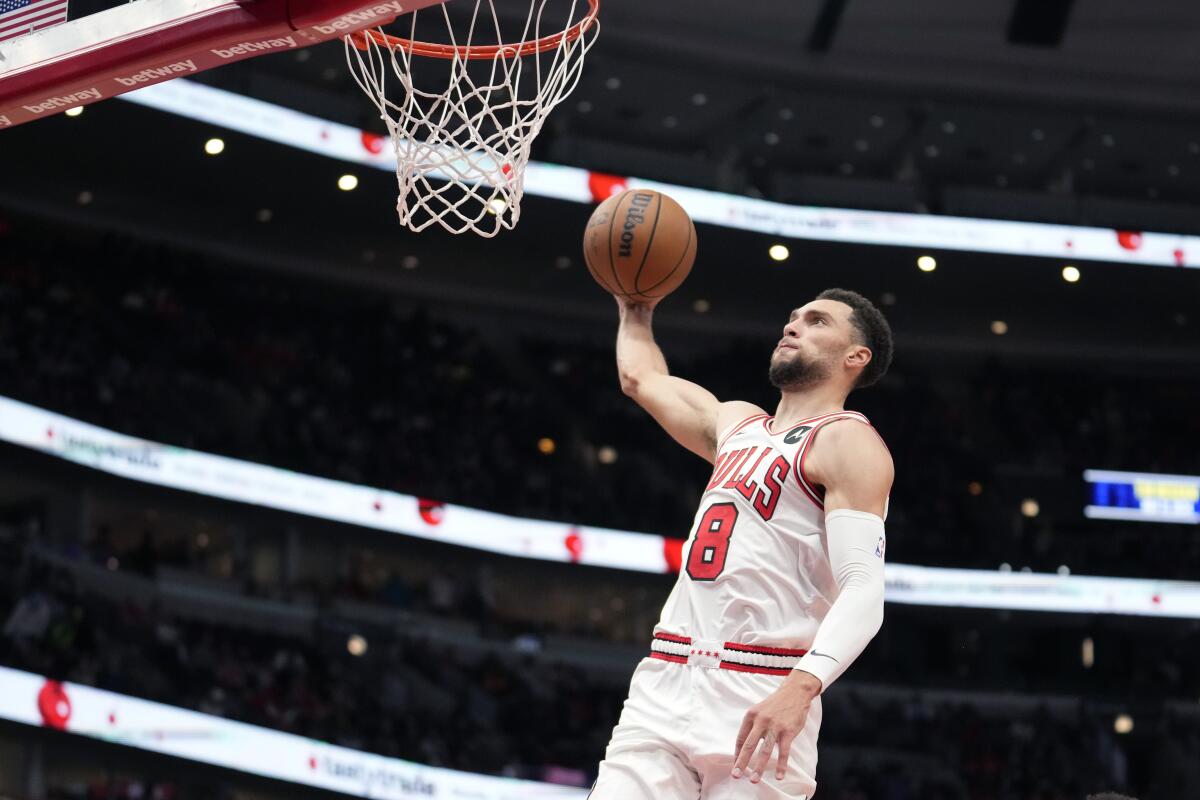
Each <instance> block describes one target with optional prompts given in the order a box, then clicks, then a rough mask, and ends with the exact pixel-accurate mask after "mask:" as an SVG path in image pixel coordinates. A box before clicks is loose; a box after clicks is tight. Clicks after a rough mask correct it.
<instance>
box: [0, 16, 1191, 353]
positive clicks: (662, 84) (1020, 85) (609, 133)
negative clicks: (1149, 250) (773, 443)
mask: <svg viewBox="0 0 1200 800" xmlns="http://www.w3.org/2000/svg"><path fill="white" fill-rule="evenodd" d="M459 1H460V2H461V1H464V0H459ZM500 1H501V0H497V2H500ZM503 2H505V3H506V4H507V3H508V2H509V0H503ZM1060 2H1061V0H1029V2H1028V3H1025V2H1018V0H973V2H971V3H954V2H950V0H912V1H911V2H908V3H905V4H903V6H898V5H896V4H894V3H889V2H886V0H822V1H821V2H791V3H789V2H781V1H780V0H758V1H757V2H755V3H752V4H728V3H718V2H714V0H699V2H682V0H657V2H655V3H653V4H647V3H633V2H630V0H604V7H603V8H604V10H603V14H604V17H603V19H604V30H603V34H602V36H601V39H600V43H599V44H597V46H596V48H595V50H594V51H593V52H592V54H591V56H589V58H590V63H589V65H588V67H587V70H586V76H585V80H584V83H583V84H582V85H581V86H580V87H579V89H578V90H577V91H576V93H575V95H574V97H573V99H572V100H571V101H569V102H568V103H567V104H565V105H564V106H563V107H561V108H560V109H558V111H556V113H555V116H554V117H553V119H552V123H551V124H550V126H549V128H548V129H547V130H546V131H545V132H544V134H543V137H542V139H541V141H540V143H539V146H538V153H537V154H536V155H537V156H538V157H540V158H543V159H545V160H550V161H557V162H560V163H572V164H579V165H582V166H587V167H589V168H594V169H601V170H608V171H613V172H617V173H624V174H632V175H637V176H639V177H646V178H657V179H661V180H666V181H669V182H674V183H680V184H685V185H695V186H702V187H712V188H718V189H722V190H725V191H732V192H737V193H744V194H749V195H761V196H765V197H770V198H774V199H779V200H783V201H787V202H795V203H807V204H814V205H829V206H844V207H858V208H880V209H888V210H925V211H930V212H933V213H952V214H958V215H964V216H979V217H998V218H1015V219H1030V220H1036V221H1051V222H1054V221H1061V222H1071V223H1082V224H1094V225H1102V226H1110V227H1119V228H1127V229H1144V230H1181V231H1185V232H1200V47H1197V46H1196V45H1197V44H1200V5H1197V4H1193V3H1190V2H1185V1H1184V0H1153V1H1152V2H1147V3H1142V4H1139V5H1129V4H1126V3H1118V2H1116V1H1115V0H1089V2H1077V3H1074V4H1073V5H1072V4H1070V3H1065V2H1064V3H1062V6H1063V7H1064V8H1066V7H1068V6H1069V8H1068V9H1067V10H1069V14H1068V15H1067V16H1066V17H1065V18H1064V20H1065V22H1064V24H1063V25H1062V26H1061V31H1060V33H1061V41H1060V42H1058V43H1054V42H1053V41H1049V43H1042V44H1031V43H1017V42H1014V41H1013V39H1014V37H1015V38H1018V39H1020V38H1021V37H1024V38H1025V39H1038V38H1039V37H1041V40H1043V41H1044V42H1045V41H1046V40H1048V39H1050V40H1052V39H1053V38H1054V37H1053V36H1048V34H1053V33H1054V31H1055V30H1056V28H1055V26H1053V25H1049V24H1048V21H1047V19H1046V18H1045V15H1043V16H1042V17H1039V16H1037V14H1036V13H1035V14H1034V15H1033V17H1032V18H1026V17H1020V20H1019V21H1020V24H1019V25H1016V26H1015V27H1014V25H1013V20H1014V17H1015V16H1020V14H1026V15H1027V14H1029V13H1031V12H1029V9H1028V8H1027V6H1031V7H1034V8H1035V10H1036V9H1037V8H1043V9H1045V8H1050V7H1051V6H1055V5H1056V4H1058V3H1060ZM1021 9H1024V10H1021ZM1018 12H1020V13H1018ZM1052 16H1053V15H1051V17H1052ZM1031 19H1032V21H1031ZM1053 21H1054V20H1053V19H1049V22H1053ZM1039 26H1040V27H1039ZM203 79H204V81H205V82H208V83H212V84H214V85H219V86H221V87H223V88H226V89H230V90H233V91H237V92H240V93H243V94H246V95H250V96H254V97H258V98H260V99H264V100H268V101H271V102H275V103H280V104H283V105H287V106H291V107H294V108H297V109H300V110H302V111H306V112H308V113H312V114H316V115H319V116H322V117H325V118H328V119H333V120H338V121H341V122H346V123H350V124H354V125H359V126H362V127H368V128H369V127H374V126H375V123H376V121H375V120H373V119H372V116H371V113H370V110H371V107H370V106H369V105H368V103H367V101H366V100H365V98H363V97H361V95H360V94H359V90H358V88H357V87H356V86H355V85H354V84H353V83H351V81H350V79H349V78H348V77H347V72H346V66H345V61H344V53H343V52H342V50H341V48H340V46H338V45H324V46H320V47H317V48H313V49H311V50H308V51H302V52H299V53H288V54H281V55H276V56H269V57H264V58H258V59H254V60H251V61H246V62H242V63H241V64H237V65H232V66H230V67H226V68H223V69H220V70H216V71H213V72H210V73H207V74H206V75H205V76H204V78H203ZM214 133H219V132H218V131H213V130H212V129H211V128H209V127H208V126H205V125H202V124H200V123H197V122H193V121H190V120H184V119H181V118H177V117H173V116H171V115H167V114H162V113H159V112H156V111H151V110H148V109H144V108H139V107H135V106H133V105H131V104H128V103H124V102H121V101H115V102H107V103H102V104H99V105H96V106H92V107H90V108H88V110H87V113H86V114H84V115H83V116H81V117H79V118H76V119H68V118H66V117H64V116H61V115H60V116H58V117H55V118H53V119H47V120H43V121H40V122H37V123H33V124H30V125H25V126H21V127H19V128H16V129H14V130H11V131H6V132H5V133H4V134H2V135H0V147H3V153H4V156H5V162H6V178H5V181H4V185H3V186H0V209H2V208H4V207H8V208H10V209H13V210H14V211H15V212H16V213H17V214H35V215H39V216H42V217H45V218H50V219H55V218H58V219H63V220H68V219H69V220H71V221H72V222H73V223H82V224H85V225H90V226H97V227H113V228H117V229H123V230H128V231H135V230H136V231H138V232H139V233H140V234H141V235H147V234H149V235H154V236H162V237H163V238H166V239H170V240H172V241H176V242H182V243H184V244H185V245H187V246H192V247H197V248H206V249H214V250H219V251H221V252H223V253H226V254H228V255H232V256H234V257H237V258H240V259H243V260H245V261H247V262H248V263H255V264H260V265H263V266H266V267H272V268H279V269H290V270H297V271H301V272H311V273H314V274H317V275H319V276H321V277H324V278H329V277H334V278H337V279H339V280H345V281H351V282H358V283H363V284H365V285H371V286H379V287H383V288H385V289H386V290H388V291H394V292H396V293H397V294H402V295H407V296H411V297H425V298H430V299H432V300H435V301H437V302H440V303H442V304H444V305H446V306H449V307H453V308H457V309H459V310H460V311H462V310H466V309H477V308H485V307H491V308H495V309H508V310H509V311H519V310H530V311H537V312H538V313H539V314H542V315H547V318H549V319H557V320H560V321H566V322H567V323H568V324H570V325H572V326H576V327H578V328H579V329H580V330H581V331H582V330H583V329H584V328H589V329H591V328H594V329H595V330H599V331H601V335H604V336H607V335H608V333H609V326H610V324H611V314H612V310H611V301H610V300H608V299H607V298H604V297H603V296H602V295H600V294H599V292H598V290H597V289H596V288H595V287H594V286H593V285H592V284H591V281H590V279H589V278H588V277H587V273H586V270H584V269H583V267H582V264H581V263H580V259H579V237H580V231H581V230H582V227H583V224H584V221H585V220H586V217H587V214H588V212H589V209H588V208H587V207H586V206H583V205H577V204H571V203H561V202H556V201H549V200H544V199H538V198H527V199H526V209H525V212H524V217H523V220H522V223H521V227H520V228H519V230H518V231H516V232H514V233H511V234H505V235H504V236H502V237H501V238H500V239H497V240H492V241H479V240H475V239H473V238H471V237H462V238H460V239H457V240H451V239H449V238H448V237H447V236H445V235H442V234H440V233H437V232H426V233H423V234H420V235H414V234H410V233H408V232H406V231H403V230H401V229H400V228H399V227H398V226H397V224H396V221H395V215H394V210H393V209H394V192H395V181H394V177H393V176H389V175H387V174H385V173H382V172H376V171H373V170H371V171H368V172H369V173H370V174H363V173H362V172H361V171H360V177H361V179H362V183H361V185H360V188H359V190H357V191H355V192H353V193H350V194H347V193H343V192H338V191H337V190H336V189H335V188H334V182H335V181H336V178H337V176H338V174H340V172H342V171H344V170H345V168H346V167H345V165H344V164H341V163H339V162H334V161H330V160H328V159H324V158H320V157H317V156H313V155H310V154H306V153H301V152H298V151H294V150H290V149H288V148H284V147H281V146H278V145H274V144H270V143H266V142H262V141H259V140H255V139H251V138H249V137H243V136H240V135H232V134H222V135H224V136H225V138H226V140H227V141H228V144H229V146H228V148H227V151H226V153H225V154H223V155H222V156H221V157H220V158H216V159H213V158H209V157H207V156H205V155H204V154H203V152H202V150H201V145H202V144H203V142H204V140H205V138H207V137H208V136H209V135H212V134H214ZM85 198H86V202H84V200H85ZM264 210H267V211H269V212H270V214H269V215H268V219H267V220H266V221H263V219H262V212H263V211H264ZM0 222H3V220H0ZM700 242H701V245H700V259H699V262H698V265H697V268H696V271H695V273H694V275H693V277H692V278H691V279H689V281H688V283H687V284H686V285H685V287H684V289H683V290H681V292H680V295H679V297H678V298H676V299H672V301H670V303H668V304H667V305H666V306H665V307H664V320H665V323H666V324H667V325H668V326H669V327H670V328H672V329H673V330H675V331H676V332H677V334H678V335H679V337H680V339H681V340H684V341H687V340H689V339H691V338H693V337H694V336H695V335H696V334H698V333H711V332H717V333H751V334H753V335H762V336H768V337H769V336H771V335H773V333H772V332H773V331H774V330H775V329H776V327H777V324H778V323H777V320H778V319H782V318H783V317H784V316H786V312H787V311H788V310H790V308H791V305H790V304H792V303H793V302H795V303H796V304H798V303H800V302H802V301H803V299H804V298H805V297H808V296H811V293H812V292H814V291H816V290H819V289H820V288H824V287H825V286H828V285H845V286H849V287H850V288H857V289H860V290H861V291H864V292H865V293H867V294H870V295H871V296H873V297H875V298H876V299H877V300H879V301H880V302H887V300H888V299H890V301H891V302H890V305H888V308H887V310H888V312H889V314H890V315H891V316H892V317H893V318H894V319H895V320H896V321H897V323H898V334H899V340H900V343H901V345H902V346H905V347H906V348H907V349H908V351H909V352H914V351H915V350H916V349H924V350H925V351H926V352H929V353H937V354H941V355H944V354H945V353H947V352H949V351H951V350H955V349H957V350H961V351H963V352H971V353H974V354H984V355H987V354H1002V353H1006V352H1007V353H1013V354H1017V355H1021V356H1032V355H1040V356H1045V357H1054V358H1061V357H1063V356H1074V357H1086V358H1089V359H1093V360H1098V361H1115V360H1124V361H1127V362H1131V363H1136V362H1138V361H1147V362H1149V363H1154V364H1158V365H1159V368H1161V367H1162V366H1163V365H1166V366H1167V367H1169V368H1181V369H1183V368H1186V369H1190V370H1195V369H1196V368H1197V367H1198V366H1200V281H1198V280H1197V276H1196V275H1194V274H1191V273H1192V272H1193V271H1191V270H1187V271H1176V270H1167V269H1151V268H1144V267H1127V266H1126V267H1121V266H1115V265H1088V266H1084V280H1082V281H1081V282H1080V283H1079V284H1075V285H1072V286H1068V285H1066V284H1065V283H1064V282H1063V281H1062V280H1061V278H1060V277H1059V269H1060V268H1061V264H1057V263H1054V262H1052V261H1050V260H1037V259H1016V258H1012V257H1000V256H987V255H982V254H961V253H944V254H937V255H938V256H939V259H940V262H941V266H939V269H938V271H937V272H935V273H933V274H924V273H920V272H918V271H917V270H916V269H915V265H914V260H915V257H916V255H918V253H915V252H912V251H909V250H903V249H897V248H883V247H871V246H848V245H832V244H820V243H812V242H791V243H789V244H790V245H791V247H792V250H793V254H792V259H791V260H789V261H788V262H787V263H786V264H784V265H778V264H774V263H773V262H771V261H770V260H769V259H767V258H766V256H765V252H766V246H767V244H769V243H770V242H768V241H767V240H766V238H765V237H763V236H759V235H752V234H747V233H744V232H738V231H731V230H728V229H722V228H714V227H711V226H703V227H702V229H701V231H700ZM406 265H409V266H415V268H411V269H409V268H406ZM698 301H703V303H701V304H700V305H699V306H698V305H697V303H698ZM705 304H707V306H705ZM699 307H706V308H707V310H705V311H698V310H697V308H699ZM464 313H474V312H473V311H464ZM998 320H1002V321H1005V322H1006V323H1007V324H1008V333H1007V334H1006V335H1004V336H997V335H994V334H993V333H992V332H991V324H992V322H995V321H998ZM1118 320H1119V321H1118ZM593 322H599V323H602V324H601V325H599V326H593V325H592V323H593ZM556 324H558V323H556ZM589 326H591V327H589Z"/></svg>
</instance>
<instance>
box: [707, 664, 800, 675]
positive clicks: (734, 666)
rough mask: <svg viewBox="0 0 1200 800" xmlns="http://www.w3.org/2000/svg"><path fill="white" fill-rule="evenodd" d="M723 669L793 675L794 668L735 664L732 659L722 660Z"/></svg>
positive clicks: (762, 673) (760, 673)
mask: <svg viewBox="0 0 1200 800" xmlns="http://www.w3.org/2000/svg"><path fill="white" fill-rule="evenodd" d="M721 669H731V670H733V671H734V672H757V673H758V674H759V675H791V674H792V670H791V669H789V668H787V667H783V668H776V667H751V666H749V665H748V664H735V663H733V662H732V661H722V662H721Z"/></svg>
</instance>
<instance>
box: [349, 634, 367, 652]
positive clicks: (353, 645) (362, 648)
mask: <svg viewBox="0 0 1200 800" xmlns="http://www.w3.org/2000/svg"><path fill="white" fill-rule="evenodd" d="M346 652H347V653H349V654H350V655H352V656H356V657H359V656H363V655H366V652H367V640H366V639H364V638H363V637H362V636H359V635H358V634H357V633H356V634H354V635H352V636H351V637H350V638H349V639H347V640H346Z"/></svg>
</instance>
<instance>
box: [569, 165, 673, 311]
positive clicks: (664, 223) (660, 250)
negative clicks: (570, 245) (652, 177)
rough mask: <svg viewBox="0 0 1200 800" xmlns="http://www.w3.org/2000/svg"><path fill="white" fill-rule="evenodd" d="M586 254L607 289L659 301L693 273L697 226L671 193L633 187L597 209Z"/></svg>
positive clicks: (619, 294) (585, 239)
mask: <svg viewBox="0 0 1200 800" xmlns="http://www.w3.org/2000/svg"><path fill="white" fill-rule="evenodd" d="M583 258H584V260H585V261H586V262H587V266H588V271H589V272H591V273H592V277H593V278H595V279H596V282H597V283H599V284H600V285H601V286H602V287H604V289H605V291H608V292H611V293H612V294H614V295H616V296H617V297H624V298H628V299H629V300H633V301H635V302H654V301H657V300H660V299H661V298H663V297H666V296H667V295H668V294H670V293H671V292H673V291H675V290H676V289H677V288H679V284H681V283H683V279H684V278H686V277H687V276H688V273H689V272H691V271H692V263H693V262H694V261H695V260H696V226H695V225H693V224H692V219H691V217H689V216H688V215H687V212H686V211H684V210H683V208H682V207H681V206H680V205H679V203H676V202H675V201H674V200H672V199H671V198H670V197H667V196H666V195H665V194H662V193H661V192H654V191H651V190H649V189H630V190H628V191H624V192H621V193H620V194H618V195H614V196H612V197H610V198H608V199H607V200H605V201H604V202H603V203H601V204H600V205H599V206H597V207H596V210H595V211H594V212H593V213H592V218H591V219H589V220H588V224H587V228H586V230H584V233H583Z"/></svg>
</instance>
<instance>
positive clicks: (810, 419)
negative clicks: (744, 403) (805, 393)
mask: <svg viewBox="0 0 1200 800" xmlns="http://www.w3.org/2000/svg"><path fill="white" fill-rule="evenodd" d="M838 414H858V415H859V416H860V417H862V414H859V412H857V411H846V410H845V409H843V410H841V411H833V412H831V413H829V414H819V415H818V416H815V417H807V418H805V419H798V420H796V421H795V422H793V423H791V424H790V425H787V426H786V427H785V428H784V429H783V430H781V431H779V432H778V433H771V422H772V421H773V420H774V419H775V418H774V417H768V418H767V419H766V421H765V422H763V426H764V427H765V428H766V429H767V433H768V434H770V435H771V436H781V435H783V434H785V433H788V432H789V431H791V429H792V428H794V427H796V426H797V425H799V424H800V423H802V422H817V421H818V420H823V419H825V418H826V417H836V416H837V415H838ZM863 419H864V420H865V419H866V417H863ZM868 424H869V423H868Z"/></svg>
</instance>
